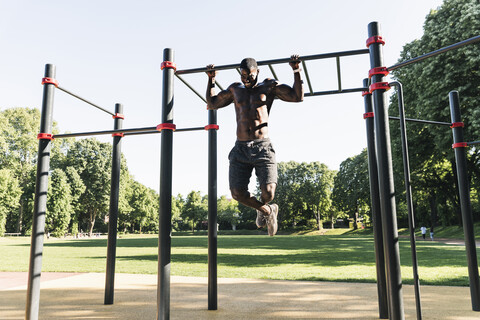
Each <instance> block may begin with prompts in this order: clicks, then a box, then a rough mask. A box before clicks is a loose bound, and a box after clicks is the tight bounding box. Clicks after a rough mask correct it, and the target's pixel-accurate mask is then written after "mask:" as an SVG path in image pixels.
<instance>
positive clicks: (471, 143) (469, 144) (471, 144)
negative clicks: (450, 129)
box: [467, 141, 480, 146]
mask: <svg viewBox="0 0 480 320" xmlns="http://www.w3.org/2000/svg"><path fill="white" fill-rule="evenodd" d="M477 144H480V141H472V142H467V145H468V146H474V145H477Z"/></svg>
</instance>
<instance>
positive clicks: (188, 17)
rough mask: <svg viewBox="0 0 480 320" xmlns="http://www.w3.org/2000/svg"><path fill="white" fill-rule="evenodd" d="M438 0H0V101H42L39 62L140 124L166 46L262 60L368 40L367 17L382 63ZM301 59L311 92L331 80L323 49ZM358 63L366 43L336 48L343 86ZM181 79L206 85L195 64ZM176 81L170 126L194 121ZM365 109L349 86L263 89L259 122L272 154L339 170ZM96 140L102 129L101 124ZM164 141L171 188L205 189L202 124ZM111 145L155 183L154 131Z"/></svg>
mask: <svg viewBox="0 0 480 320" xmlns="http://www.w3.org/2000/svg"><path fill="white" fill-rule="evenodd" d="M441 3H442V1H440V0H422V1H418V0H404V1H397V2H392V1H377V0H364V1H356V0H344V1H320V0H318V1H313V0H310V1H308V0H297V1H293V2H292V1H285V0H256V1H252V0H246V1H226V0H223V1H220V0H218V1H216V0H204V1H193V0H192V1H187V0H176V1H171V2H164V1H158V0H157V1H154V0H136V1H125V0H114V1H113V0H83V1H66V0H42V1H36V0H29V1H27V0H16V1H7V0H0V41H1V48H2V49H1V50H0V70H1V72H2V77H0V110H4V109H6V108H12V107H29V108H39V109H40V108H41V102H42V92H43V90H42V86H41V79H42V78H43V76H44V69H45V64H47V63H50V64H54V65H55V66H56V70H57V71H56V72H57V73H56V78H57V80H58V82H59V83H60V86H61V87H64V88H65V89H67V90H69V91H72V92H73V93H76V94H78V95H80V96H82V97H84V98H86V99H88V100H90V101H92V102H94V103H96V104H98V105H100V106H102V107H103V108H105V109H108V110H111V111H112V112H113V111H114V105H115V103H121V104H123V107H124V114H125V120H124V124H123V126H124V128H138V127H152V126H156V125H157V124H159V123H160V122H161V108H162V78H163V76H162V71H161V70H160V64H161V63H162V61H163V50H164V48H173V49H174V50H175V63H176V64H177V68H178V69H179V70H180V69H189V68H199V67H204V66H206V65H207V64H211V63H213V64H216V65H222V64H233V63H239V62H240V61H241V60H242V59H243V58H245V57H253V58H255V59H257V60H269V59H277V58H287V57H290V55H292V54H299V55H300V56H302V55H313V54H319V53H328V52H338V51H346V50H357V49H364V48H366V46H365V41H366V39H367V38H368V33H367V27H368V24H369V23H370V22H372V21H378V22H379V23H380V26H381V34H382V36H383V37H384V39H385V41H386V44H385V46H384V48H383V51H384V60H385V64H386V66H387V67H388V66H391V65H393V64H395V63H396V62H397V60H398V57H399V54H400V52H401V50H402V47H403V46H404V45H405V44H406V43H409V42H411V41H413V40H415V39H418V38H420V37H421V36H422V34H423V24H424V21H425V17H426V15H427V14H428V13H429V12H430V10H431V9H436V8H437V7H438V6H440V5H441ZM307 66H308V72H309V75H310V79H311V81H312V86H313V88H314V91H323V90H334V89H337V76H336V65H335V59H326V60H317V61H310V62H309V63H308V64H307ZM369 69H370V64H369V58H368V55H362V56H356V57H345V58H341V70H342V71H341V76H342V87H343V88H358V87H361V86H362V80H363V79H364V78H365V77H367V76H368V70H369ZM275 71H276V72H277V76H278V78H279V79H278V80H279V81H280V82H281V83H286V84H289V85H292V84H293V73H292V72H291V68H290V67H289V66H288V64H285V65H278V66H275ZM267 77H272V75H271V73H270V71H269V70H268V67H260V74H259V78H260V79H261V80H263V79H264V78H267ZM302 77H303V78H304V79H305V76H304V74H302ZM183 78H184V79H185V80H187V81H188V82H189V83H190V84H192V85H193V86H194V87H195V88H196V90H197V91H199V92H200V93H202V94H203V93H204V92H205V90H206V84H207V76H206V75H205V74H195V75H185V76H184V77H183ZM239 80H240V79H239V76H238V73H236V71H221V72H219V74H218V75H217V81H218V82H219V83H220V84H221V85H222V86H223V87H227V86H228V85H229V84H230V83H232V82H236V81H239ZM305 85H306V81H305ZM305 89H306V91H307V86H305ZM174 90H175V91H174V123H175V124H176V126H177V128H187V127H198V126H204V125H206V124H207V122H208V114H207V111H206V105H205V103H204V102H203V101H202V100H200V99H199V98H198V97H197V96H196V95H195V94H194V93H192V92H191V91H190V89H188V88H187V87H186V86H185V85H184V84H182V83H181V82H180V81H178V80H177V81H175V84H174ZM406 107H407V108H408V106H406ZM363 113H364V104H363V99H362V96H361V94H360V93H348V94H341V95H331V96H321V97H306V98H305V100H304V102H302V103H286V102H282V101H278V100H277V101H275V102H274V104H273V107H272V110H271V114H270V120H269V134H270V138H271V140H272V143H273V145H274V147H275V150H276V156H277V161H278V162H280V161H297V162H313V161H319V162H321V163H324V164H326V165H327V166H328V167H329V168H330V169H332V170H338V168H339V166H340V163H341V162H342V161H344V160H345V159H347V158H348V157H352V156H355V155H357V154H359V153H360V152H361V151H362V149H363V148H365V147H366V133H365V124H364V120H363V117H362V115H363ZM53 118H54V120H55V121H56V122H57V124H58V127H59V128H60V131H61V132H62V133H63V132H85V131H97V130H110V129H112V128H113V119H112V118H111V116H110V115H108V114H106V113H103V112H102V111H99V110H97V109H95V108H93V107H91V106H90V105H88V104H85V103H84V102H81V101H79V100H77V99H75V98H73V97H71V96H69V95H67V94H65V93H63V92H61V91H59V90H56V92H55V102H54V113H53ZM218 124H219V126H220V130H219V131H218V195H219V196H220V195H227V196H230V193H229V188H228V159H227V156H228V153H229V151H230V150H231V148H232V146H233V144H234V143H235V140H236V137H235V129H236V123H235V112H234V108H233V105H230V106H228V107H226V108H224V109H221V110H219V111H218ZM35 138H36V134H34V135H32V139H35ZM97 139H98V140H100V141H103V142H111V141H112V138H111V136H97ZM173 143H174V147H173V163H174V164H173V190H172V193H173V195H176V194H178V193H181V194H182V195H184V196H185V195H187V194H188V193H189V192H190V191H192V190H194V191H201V192H202V194H206V193H207V190H208V185H207V180H208V179H207V177H208V170H207V157H208V154H207V151H208V134H207V132H206V131H205V132H204V131H194V132H177V133H175V134H174V138H173ZM122 152H123V154H124V155H125V157H126V159H127V165H128V169H129V171H130V173H131V174H132V175H133V176H134V178H135V180H137V181H139V182H141V183H143V184H145V185H146V186H148V187H150V188H152V189H154V190H156V191H158V190H159V185H160V182H159V179H160V178H159V177H160V134H154V135H140V136H131V137H125V138H124V139H123V140H122ZM252 181H254V180H253V179H252ZM253 187H254V182H252V183H251V188H253Z"/></svg>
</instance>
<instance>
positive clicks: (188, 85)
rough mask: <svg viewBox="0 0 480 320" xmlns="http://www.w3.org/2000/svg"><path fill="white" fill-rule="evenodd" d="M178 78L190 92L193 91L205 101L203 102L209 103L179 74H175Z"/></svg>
mask: <svg viewBox="0 0 480 320" xmlns="http://www.w3.org/2000/svg"><path fill="white" fill-rule="evenodd" d="M175 75H176V76H177V78H178V79H179V80H180V81H182V82H183V84H185V85H186V86H187V87H188V88H189V89H190V90H192V91H193V93H195V94H196V95H197V96H198V97H199V98H200V99H202V100H203V102H205V103H207V100H206V99H205V97H204V96H202V95H201V94H200V93H198V91H197V90H195V89H194V88H193V87H192V86H191V85H190V84H189V83H188V82H187V81H185V80H184V79H183V78H182V77H180V76H179V75H178V74H175Z"/></svg>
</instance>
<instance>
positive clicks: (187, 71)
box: [176, 49, 369, 74]
mask: <svg viewBox="0 0 480 320" xmlns="http://www.w3.org/2000/svg"><path fill="white" fill-rule="evenodd" d="M368 53H369V50H368V49H359V50H350V51H339V52H330V53H320V54H314V55H309V56H300V59H299V60H300V61H308V60H320V59H328V58H335V57H345V56H354V55H360V54H368ZM290 61H291V58H281V59H272V60H262V61H257V65H259V66H265V65H269V64H279V63H286V62H290ZM239 67H240V63H235V64H226V65H221V66H215V70H229V69H235V68H239ZM207 71H208V69H207V67H202V68H194V69H184V70H177V71H176V74H190V73H200V72H207Z"/></svg>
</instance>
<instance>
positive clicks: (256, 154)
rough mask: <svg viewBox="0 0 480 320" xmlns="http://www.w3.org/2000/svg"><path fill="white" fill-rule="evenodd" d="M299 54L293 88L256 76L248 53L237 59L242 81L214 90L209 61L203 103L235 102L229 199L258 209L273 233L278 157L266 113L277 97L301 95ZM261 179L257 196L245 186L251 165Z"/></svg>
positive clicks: (213, 106)
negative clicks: (259, 194)
mask: <svg viewBox="0 0 480 320" xmlns="http://www.w3.org/2000/svg"><path fill="white" fill-rule="evenodd" d="M298 58H299V56H298V55H292V56H291V61H290V62H289V64H290V66H291V67H292V69H293V74H294V83H293V88H292V87H290V86H288V85H285V84H279V83H278V81H277V80H275V79H265V80H264V81H263V82H260V83H257V82H258V74H259V69H258V66H257V62H256V61H255V60H254V59H252V58H245V59H243V60H242V62H241V63H240V72H241V77H240V78H241V81H242V83H240V82H235V83H233V84H231V85H230V86H229V87H228V88H227V89H226V90H223V91H221V92H219V93H218V94H215V75H216V71H215V67H214V65H208V66H207V68H208V69H209V70H211V71H208V72H207V75H208V87H207V108H208V109H209V110H217V109H219V108H223V107H226V106H228V105H229V104H230V103H232V102H233V104H234V106H235V113H236V117H237V141H236V143H235V146H234V147H233V149H232V151H231V152H230V154H229V156H228V159H229V160H230V170H229V182H230V191H231V192H232V197H233V199H235V200H237V201H238V202H240V203H242V204H244V205H246V206H248V207H251V208H254V209H256V210H257V220H256V224H257V226H258V227H259V228H262V227H264V226H265V225H267V228H268V234H269V235H270V236H274V235H275V234H276V233H277V228H278V223H277V216H278V205H276V204H269V202H271V201H272V200H273V198H274V196H275V188H276V186H277V163H276V161H275V150H274V149H273V147H272V144H271V142H270V139H269V137H268V116H269V114H270V109H271V108H272V103H273V100H274V98H275V97H278V98H279V99H280V100H283V101H288V102H301V101H303V82H302V79H301V77H300V71H301V69H300V68H299V64H300V61H299V60H298ZM253 168H255V173H256V175H257V178H258V180H259V183H260V190H261V196H260V200H258V199H257V198H255V197H253V196H252V195H251V194H250V193H249V192H248V184H249V181H250V176H251V175H252V170H253Z"/></svg>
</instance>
